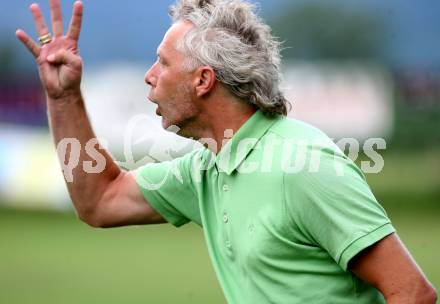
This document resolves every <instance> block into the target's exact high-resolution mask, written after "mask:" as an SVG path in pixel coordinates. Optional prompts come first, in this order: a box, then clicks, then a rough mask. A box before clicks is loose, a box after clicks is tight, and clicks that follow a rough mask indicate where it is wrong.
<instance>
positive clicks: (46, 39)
mask: <svg viewBox="0 0 440 304" xmlns="http://www.w3.org/2000/svg"><path fill="white" fill-rule="evenodd" d="M38 41H39V42H40V44H41V45H42V46H43V45H45V44H48V43H50V42H51V41H52V35H51V34H50V33H47V34H45V35H41V36H40V37H38Z"/></svg>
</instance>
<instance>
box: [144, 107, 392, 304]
mask: <svg viewBox="0 0 440 304" xmlns="http://www.w3.org/2000/svg"><path fill="white" fill-rule="evenodd" d="M137 182H138V184H139V186H140V189H141V191H142V193H143V195H144V197H145V199H146V200H147V201H148V202H149V203H150V204H151V206H152V207H153V208H154V209H155V210H157V212H159V213H160V214H161V215H162V216H163V217H164V218H165V219H166V220H167V221H168V222H170V223H172V224H173V225H175V226H181V225H183V224H185V223H188V222H190V221H193V222H195V223H197V224H198V225H200V226H201V227H202V228H203V232H204V236H205V240H206V243H207V246H208V252H209V255H210V258H211V260H212V263H213V265H214V269H215V272H216V274H217V276H218V279H219V282H220V284H221V286H222V288H223V290H224V293H225V296H226V299H227V300H228V302H229V303H240V304H241V303H252V304H257V303H277V304H280V303H289V304H293V303H338V304H340V303H368V304H371V303H384V299H383V296H382V295H381V294H380V293H379V292H378V291H377V290H376V289H374V288H373V287H371V286H369V285H367V284H365V283H364V282H363V281H361V280H359V279H358V278H356V277H355V276H354V275H353V274H352V273H351V272H350V271H348V270H347V264H348V262H349V261H350V259H351V258H353V257H354V256H355V255H356V254H357V253H359V252H360V251H361V250H363V249H364V248H366V247H368V246H370V245H372V244H374V243H375V242H377V241H379V240H381V239H382V238H384V237H385V236H387V235H389V234H391V233H393V232H394V228H393V227H392V226H391V224H390V220H389V219H388V217H387V215H386V213H385V211H384V210H383V208H382V207H381V206H380V205H379V204H378V202H377V201H376V199H375V198H374V196H373V194H372V192H371V190H370V188H369V187H368V185H367V183H366V182H365V178H364V175H363V174H362V172H361V171H360V170H359V169H358V168H357V167H356V166H355V164H353V162H352V161H351V160H350V159H348V158H347V157H346V156H345V155H344V154H343V153H342V152H341V151H340V149H339V148H338V147H337V146H336V145H335V144H334V143H333V142H332V141H331V140H330V139H329V138H328V137H327V136H326V135H325V134H324V133H322V132H321V131H319V130H317V129H316V128H314V127H312V126H310V125H307V124H305V123H303V122H300V121H296V120H292V119H288V118H284V117H275V118H269V117H266V116H265V115H263V114H262V113H261V112H260V111H258V112H256V113H255V114H254V115H253V116H252V117H251V118H250V119H249V120H248V121H247V122H246V123H245V124H244V125H243V126H242V127H241V128H240V129H239V130H238V132H237V133H236V134H235V135H234V136H233V137H232V139H231V140H230V141H229V142H228V143H227V144H226V145H225V146H224V147H223V149H222V150H221V151H220V153H218V154H217V155H214V154H213V153H212V152H210V150H207V149H200V150H196V151H193V152H191V153H189V154H187V155H185V156H183V157H181V158H178V159H175V160H173V161H170V162H164V163H158V164H150V165H147V166H145V167H143V168H141V169H139V171H138V175H137Z"/></svg>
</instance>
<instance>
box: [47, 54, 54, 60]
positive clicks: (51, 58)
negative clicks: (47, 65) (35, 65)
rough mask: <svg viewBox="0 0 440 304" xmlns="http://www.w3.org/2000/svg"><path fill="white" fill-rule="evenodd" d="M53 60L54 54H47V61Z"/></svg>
mask: <svg viewBox="0 0 440 304" xmlns="http://www.w3.org/2000/svg"><path fill="white" fill-rule="evenodd" d="M54 60H55V55H54V54H52V55H49V56H47V61H54Z"/></svg>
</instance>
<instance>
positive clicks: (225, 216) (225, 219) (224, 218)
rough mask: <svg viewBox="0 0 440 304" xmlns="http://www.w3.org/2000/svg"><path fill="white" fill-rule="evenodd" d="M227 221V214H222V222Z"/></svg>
mask: <svg viewBox="0 0 440 304" xmlns="http://www.w3.org/2000/svg"><path fill="white" fill-rule="evenodd" d="M228 221H229V218H228V214H226V213H225V214H223V222H224V223H225V224H226V223H227V222H228Z"/></svg>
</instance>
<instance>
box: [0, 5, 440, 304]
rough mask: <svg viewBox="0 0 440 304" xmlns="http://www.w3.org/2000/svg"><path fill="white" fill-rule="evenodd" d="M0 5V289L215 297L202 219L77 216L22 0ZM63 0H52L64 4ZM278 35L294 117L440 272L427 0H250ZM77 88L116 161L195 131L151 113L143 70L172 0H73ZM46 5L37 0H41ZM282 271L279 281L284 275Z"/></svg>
mask: <svg viewBox="0 0 440 304" xmlns="http://www.w3.org/2000/svg"><path fill="white" fill-rule="evenodd" d="M2 3H3V5H2V8H1V10H0V303H8V304H13V303H14V304H15V303H17V304H18V303H121V302H126V303H224V302H225V300H224V298H223V295H222V293H221V290H220V288H219V286H218V283H217V280H216V278H215V275H214V273H213V270H212V267H211V265H210V262H209V259H208V255H207V251H206V248H205V245H204V242H203V236H202V232H201V230H200V229H199V228H198V227H196V226H195V225H187V226H185V227H184V228H182V229H175V228H173V227H170V226H169V225H160V226H152V227H128V228H118V229H111V230H97V229H92V228H89V227H87V226H86V225H85V224H83V223H81V222H80V221H79V220H77V219H76V217H75V214H74V212H73V209H72V208H71V205H70V201H69V198H68V195H67V191H66V187H65V185H64V181H63V178H62V174H61V169H60V166H59V164H58V162H57V158H56V153H55V148H54V147H53V144H52V140H51V137H50V131H49V128H48V125H47V119H46V107H45V100H44V93H43V91H42V89H41V86H40V84H39V80H38V73H37V70H36V67H35V64H34V62H33V59H32V58H31V56H30V55H29V54H28V53H27V51H26V50H25V49H24V47H23V46H22V45H20V44H19V42H18V40H16V38H15V35H14V33H15V30H16V29H17V28H22V29H24V30H25V31H27V32H28V33H30V34H32V35H34V36H35V30H34V28H33V22H32V18H31V15H30V13H29V11H28V9H27V8H28V6H29V5H30V4H31V3H32V2H31V1H27V0H21V1H3V2H2ZM72 3H73V1H71V0H69V1H63V12H64V16H65V17H66V20H65V25H66V27H67V23H68V20H67V19H68V18H70V11H71V6H72ZM259 3H260V10H261V16H262V17H263V18H264V19H265V20H266V21H267V22H268V23H269V24H270V25H271V26H272V27H273V31H274V34H275V35H276V36H278V37H280V39H281V40H282V41H284V44H283V46H284V48H283V70H284V81H283V84H282V87H283V90H284V91H285V93H286V95H287V96H288V98H289V100H290V101H292V104H293V110H292V112H291V113H290V114H289V116H291V117H294V118H297V119H302V120H305V121H308V122H310V123H312V124H314V125H316V126H318V127H320V128H322V129H323V130H324V131H326V132H327V133H328V134H329V135H330V136H331V137H332V138H334V139H335V141H340V140H341V139H343V138H355V139H357V140H359V143H360V146H359V148H360V149H359V151H357V149H356V147H355V148H353V147H348V146H347V147H342V148H345V151H346V152H347V153H349V154H350V156H351V157H353V158H355V159H356V161H357V162H358V163H359V162H360V161H371V159H370V158H369V157H367V155H368V151H367V150H365V149H363V143H364V142H365V141H366V140H367V139H368V138H384V139H385V140H386V143H387V145H386V149H382V148H379V147H374V149H375V151H376V152H378V153H379V154H380V155H381V157H382V158H383V159H384V164H385V166H384V168H383V170H382V171H381V172H379V173H376V174H367V179H368V182H369V184H370V186H371V187H372V189H373V191H374V193H375V195H376V196H377V198H378V200H379V201H380V202H381V203H382V204H383V205H384V207H385V208H386V210H387V212H388V214H389V216H390V217H391V219H392V221H393V223H394V225H395V227H396V228H397V230H398V232H399V234H400V237H401V238H402V239H403V241H404V242H405V244H406V245H407V247H408V248H409V250H410V251H411V252H412V254H413V255H414V257H415V259H416V260H417V262H418V263H419V264H420V266H421V267H422V269H423V270H424V271H425V273H426V275H427V276H428V278H429V279H430V280H431V281H432V282H433V283H434V285H435V286H436V287H437V289H438V288H440V267H439V266H438V255H439V250H440V35H439V30H440V2H438V1H436V0H421V1H417V2H415V1H397V0H389V1H380V0H370V1H356V2H354V1H349V0H332V1H324V0H321V1H317V0H316V1H310V0H308V1H306V0H297V1H294V2H292V1H287V0H270V1H269V0H261V1H259ZM84 4H85V16H84V23H83V31H82V36H81V41H80V50H81V55H82V57H83V59H84V62H85V68H84V81H83V91H84V95H85V98H86V103H87V107H88V111H89V114H90V117H91V119H92V123H93V126H94V129H95V131H96V133H97V134H98V136H99V137H100V138H104V139H106V140H107V142H108V147H109V150H110V151H111V153H112V154H113V156H114V157H115V158H116V159H117V160H118V161H119V162H120V164H121V166H123V167H124V168H126V169H135V168H137V167H139V166H140V165H142V164H144V163H148V162H152V161H161V160H166V159H169V158H172V157H176V156H178V155H182V154H183V153H185V152H187V151H189V150H191V149H193V148H194V147H195V146H196V144H195V143H193V142H191V141H189V140H183V139H181V138H179V137H177V136H175V135H173V134H172V133H169V132H165V131H163V130H162V129H161V126H160V122H159V120H158V119H157V117H156V116H155V114H154V111H155V107H153V105H152V104H150V103H149V102H148V100H147V98H146V96H147V95H148V87H147V86H146V85H145V84H144V82H143V75H144V73H145V71H146V70H147V69H148V68H149V66H150V65H151V63H152V62H153V61H154V60H155V52H156V47H157V45H158V44H159V43H160V41H161V39H162V36H163V34H164V33H165V31H166V30H167V28H168V27H169V24H170V21H169V18H168V16H167V14H166V13H167V10H168V6H169V5H171V4H172V1H150V2H147V3H146V2H145V1H140V0H132V1H129V2H128V4H125V3H124V4H118V5H116V4H110V3H109V2H101V1H90V0H84ZM41 6H42V7H43V10H44V12H45V14H46V16H47V17H48V16H49V11H48V4H47V3H41ZM293 283H294V282H293Z"/></svg>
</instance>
